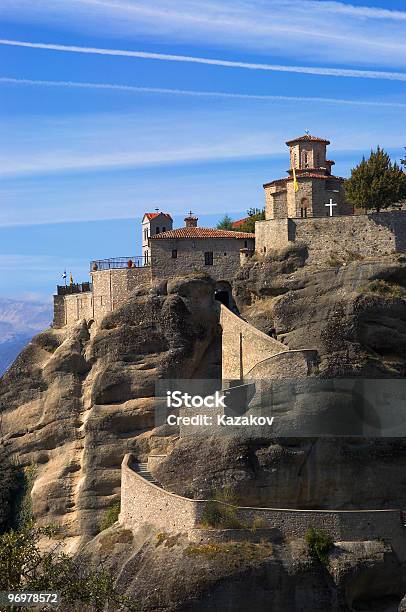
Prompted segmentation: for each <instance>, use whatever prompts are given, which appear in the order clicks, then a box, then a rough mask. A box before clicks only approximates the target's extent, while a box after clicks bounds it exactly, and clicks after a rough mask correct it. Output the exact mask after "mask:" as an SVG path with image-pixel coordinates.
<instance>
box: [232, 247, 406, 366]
mask: <svg viewBox="0 0 406 612" xmlns="http://www.w3.org/2000/svg"><path fill="white" fill-rule="evenodd" d="M305 261H306V249H305V247H304V246H299V247H298V246H292V247H289V248H287V249H285V250H283V251H280V252H273V253H270V254H269V255H268V256H266V257H265V258H263V259H261V260H251V261H250V262H249V263H248V264H246V266H245V267H244V268H242V269H241V271H240V273H239V274H238V275H237V277H236V279H235V282H234V293H235V298H236V302H237V305H238V307H239V309H240V311H241V312H242V314H243V316H244V317H245V318H246V319H247V320H248V321H249V322H250V323H252V324H253V325H255V326H257V327H258V328H259V329H262V330H263V331H265V332H267V333H269V331H270V330H276V333H277V337H278V340H281V341H282V342H284V343H285V344H286V345H287V346H288V347H289V349H305V348H309V349H316V350H317V351H318V353H319V355H320V360H321V361H320V366H319V369H320V372H319V374H320V376H322V377H326V378H328V377H331V378H333V377H337V376H339V377H354V376H361V377H364V378H368V377H369V378H376V377H389V378H393V377H404V376H405V374H406V348H405V347H406V300H405V296H406V259H405V257H404V255H398V256H387V257H382V258H380V260H375V259H368V260H356V261H352V262H348V263H346V264H344V263H343V262H339V263H335V264H334V265H333V263H334V262H331V263H330V265H329V262H326V267H324V268H320V267H315V266H311V265H305ZM339 264H340V265H339Z"/></svg>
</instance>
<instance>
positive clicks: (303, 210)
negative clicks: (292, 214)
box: [300, 198, 309, 219]
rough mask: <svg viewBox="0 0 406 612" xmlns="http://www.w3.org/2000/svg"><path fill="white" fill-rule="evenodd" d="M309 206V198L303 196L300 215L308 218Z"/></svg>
mask: <svg viewBox="0 0 406 612" xmlns="http://www.w3.org/2000/svg"><path fill="white" fill-rule="evenodd" d="M308 206H309V200H308V199H307V198H302V199H301V200H300V216H301V217H302V218H304V219H307V208H308Z"/></svg>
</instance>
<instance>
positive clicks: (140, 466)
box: [132, 461, 163, 489]
mask: <svg viewBox="0 0 406 612" xmlns="http://www.w3.org/2000/svg"><path fill="white" fill-rule="evenodd" d="M132 468H133V470H134V471H135V472H137V474H138V475H139V476H141V477H142V478H144V479H145V480H148V482H151V483H152V484H154V485H155V486H157V487H160V488H161V489H163V486H162V485H161V483H160V482H158V481H157V480H156V479H155V478H154V477H153V475H152V474H151V472H150V471H149V470H148V463H139V462H138V461H135V462H134V463H133V465H132Z"/></svg>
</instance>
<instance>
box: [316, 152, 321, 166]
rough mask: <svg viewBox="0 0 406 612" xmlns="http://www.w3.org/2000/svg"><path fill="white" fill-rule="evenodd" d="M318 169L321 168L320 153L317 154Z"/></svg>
mask: <svg viewBox="0 0 406 612" xmlns="http://www.w3.org/2000/svg"><path fill="white" fill-rule="evenodd" d="M316 168H320V153H316Z"/></svg>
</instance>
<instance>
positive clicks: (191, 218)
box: [185, 211, 199, 227]
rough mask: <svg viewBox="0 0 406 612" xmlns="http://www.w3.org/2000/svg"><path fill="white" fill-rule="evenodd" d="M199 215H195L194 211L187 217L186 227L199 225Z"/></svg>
mask: <svg viewBox="0 0 406 612" xmlns="http://www.w3.org/2000/svg"><path fill="white" fill-rule="evenodd" d="M198 220H199V219H198V217H195V216H194V214H193V213H192V211H190V212H189V214H188V216H187V217H185V227H197V222H198Z"/></svg>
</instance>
